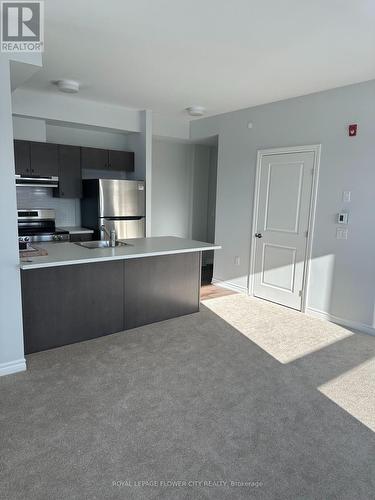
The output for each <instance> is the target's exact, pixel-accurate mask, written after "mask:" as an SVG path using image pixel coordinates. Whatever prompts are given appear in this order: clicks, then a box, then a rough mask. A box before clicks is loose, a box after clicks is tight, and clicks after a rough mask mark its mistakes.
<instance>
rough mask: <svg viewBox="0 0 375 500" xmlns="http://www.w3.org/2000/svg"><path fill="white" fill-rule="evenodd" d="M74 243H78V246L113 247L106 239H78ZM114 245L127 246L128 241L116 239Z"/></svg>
mask: <svg viewBox="0 0 375 500" xmlns="http://www.w3.org/2000/svg"><path fill="white" fill-rule="evenodd" d="M76 245H79V246H80V247H85V248H113V247H111V245H110V244H109V241H108V240H98V241H80V242H76ZM115 246H116V247H124V246H129V243H124V242H123V241H116V245H115ZM130 246H131V245H130Z"/></svg>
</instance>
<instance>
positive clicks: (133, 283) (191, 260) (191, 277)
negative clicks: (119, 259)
mask: <svg viewBox="0 0 375 500" xmlns="http://www.w3.org/2000/svg"><path fill="white" fill-rule="evenodd" d="M200 255H201V254H200V253H199V252H197V253H184V254H176V255H161V256H158V257H147V258H140V259H131V260H126V261H125V267H124V273H125V280H124V290H125V325H124V327H125V328H124V329H125V330H128V329H129V328H135V327H137V326H142V325H148V324H150V323H156V322H157V321H162V320H165V319H170V318H176V317H178V316H183V315H184V314H191V313H194V312H197V311H199V294H200Z"/></svg>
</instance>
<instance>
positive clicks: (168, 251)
mask: <svg viewBox="0 0 375 500" xmlns="http://www.w3.org/2000/svg"><path fill="white" fill-rule="evenodd" d="M122 241H124V242H128V243H129V246H124V247H116V248H106V249H100V250H98V249H86V248H83V247H79V246H78V245H76V244H75V243H48V244H44V245H43V244H40V245H36V246H40V247H42V248H47V251H48V252H49V254H48V256H43V257H29V260H28V261H27V262H24V261H20V265H19V267H20V269H21V270H23V271H27V270H29V269H41V268H47V267H57V266H70V265H76V264H90V263H94V262H106V261H114V260H125V259H139V258H145V257H155V256H160V255H173V254H181V253H191V252H204V251H208V250H220V249H221V246H220V245H215V244H211V243H205V242H201V241H195V240H188V239H184V238H178V237H176V236H164V237H151V238H139V239H138V238H137V239H134V240H122ZM145 242H146V244H147V245H146V246H147V247H148V248H145V249H143V250H142V248H139V250H138V248H137V247H142V245H143V246H145V245H144V244H145ZM153 243H155V246H156V248H155V249H154V250H153V249H152V246H153ZM189 245H191V246H189ZM160 246H165V248H160ZM168 246H171V247H172V248H168ZM64 248H65V249H67V250H68V249H69V250H70V251H69V252H67V253H70V254H72V253H73V254H74V251H76V254H77V255H76V256H74V257H69V255H67V258H64V257H63V256H62V255H61V253H62V252H61V253H60V254H59V252H58V250H63V249H64ZM126 251H128V252H129V253H126ZM93 253H96V254H95V255H93ZM98 253H100V254H99V255H98ZM54 254H55V255H54ZM56 254H59V255H56ZM90 254H91V255H92V256H90Z"/></svg>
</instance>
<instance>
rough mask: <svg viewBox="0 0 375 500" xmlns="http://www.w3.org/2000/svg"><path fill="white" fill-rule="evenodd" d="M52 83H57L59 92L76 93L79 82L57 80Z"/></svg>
mask: <svg viewBox="0 0 375 500" xmlns="http://www.w3.org/2000/svg"><path fill="white" fill-rule="evenodd" d="M53 83H54V84H55V85H57V88H58V89H59V90H60V92H65V93H67V94H77V92H79V82H76V81H75V80H57V81H55V82H53Z"/></svg>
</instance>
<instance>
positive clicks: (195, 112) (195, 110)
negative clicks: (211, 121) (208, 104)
mask: <svg viewBox="0 0 375 500" xmlns="http://www.w3.org/2000/svg"><path fill="white" fill-rule="evenodd" d="M186 111H187V112H188V113H189V115H190V116H203V115H204V113H205V111H206V108H204V107H203V106H196V105H194V106H189V107H188V108H186Z"/></svg>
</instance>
